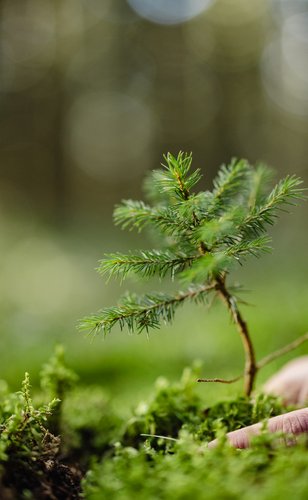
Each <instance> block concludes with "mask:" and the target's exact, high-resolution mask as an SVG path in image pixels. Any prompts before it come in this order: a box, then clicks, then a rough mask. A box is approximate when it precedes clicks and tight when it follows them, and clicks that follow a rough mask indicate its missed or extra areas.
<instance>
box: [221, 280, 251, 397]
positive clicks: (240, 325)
mask: <svg viewBox="0 0 308 500" xmlns="http://www.w3.org/2000/svg"><path fill="white" fill-rule="evenodd" d="M216 284H217V291H218V293H219V295H220V297H221V298H222V300H223V301H224V302H225V304H226V305H227V307H228V310H229V311H230V313H231V316H232V318H233V320H234V323H235V324H236V326H237V329H238V331H239V333H240V336H241V339H242V344H243V347H244V352H245V371H244V390H245V394H246V395H247V396H249V395H250V394H251V391H252V389H253V385H254V380H255V376H256V373H257V370H258V368H257V364H256V357H255V352H254V348H253V345H252V342H251V338H250V335H249V331H248V327H247V324H246V322H245V321H244V319H243V317H242V315H241V313H240V311H239V309H238V307H237V303H236V300H235V299H234V297H232V295H231V294H230V293H229V292H228V290H227V289H226V286H225V281H224V278H222V277H220V276H219V277H217V278H216Z"/></svg>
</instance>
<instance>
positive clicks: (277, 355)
mask: <svg viewBox="0 0 308 500" xmlns="http://www.w3.org/2000/svg"><path fill="white" fill-rule="evenodd" d="M307 341H308V332H306V333H304V335H302V336H301V337H298V339H296V340H293V342H290V344H287V345H286V346H284V347H281V348H280V349H277V351H275V352H272V353H271V354H269V355H268V356H265V357H264V358H262V359H261V360H260V361H259V362H258V363H256V365H255V375H256V374H257V372H258V371H259V370H260V369H261V368H263V366H266V365H268V364H269V363H271V362H272V361H274V360H275V359H277V358H280V356H283V355H284V354H287V353H288V352H290V351H294V349H296V348H297V347H299V346H300V345H302V344H303V343H304V342H307ZM241 378H243V374H241V375H238V376H237V377H234V378H231V379H224V378H198V380H197V382H219V383H221V384H233V383H234V382H238V381H239V380H241Z"/></svg>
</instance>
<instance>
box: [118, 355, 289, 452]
mask: <svg viewBox="0 0 308 500" xmlns="http://www.w3.org/2000/svg"><path fill="white" fill-rule="evenodd" d="M199 372H200V366H198V365H196V366H195V367H194V368H193V369H190V368H186V369H185V370H184V372H183V376H182V378H181V380H180V382H179V383H173V384H172V383H170V382H168V380H166V379H164V378H160V379H158V380H157V382H156V385H155V392H154V394H153V397H152V398H151V399H150V401H149V402H148V403H145V402H143V403H140V405H138V406H137V408H136V409H135V411H134V414H133V417H132V418H131V419H130V420H129V421H128V423H127V426H126V429H125V431H124V434H123V437H122V440H121V442H122V444H125V445H129V446H134V447H137V448H138V447H139V445H140V444H143V442H144V440H143V438H142V435H152V436H163V437H165V438H166V439H167V441H164V440H163V441H162V444H163V445H166V444H167V445H168V447H169V448H170V441H169V439H170V438H177V437H178V435H179V433H180V432H181V431H183V430H186V431H189V433H190V434H191V435H192V436H194V439H195V440H196V441H199V442H200V443H201V442H209V441H211V440H212V439H214V438H215V435H216V432H217V430H218V429H221V428H222V427H223V428H224V429H226V430H227V431H228V432H229V431H233V430H236V429H240V428H241V427H244V426H246V425H251V424H253V423H256V422H259V421H260V420H263V419H266V418H269V417H271V416H275V415H279V414H281V413H283V412H285V411H286V408H284V407H283V406H282V405H281V403H280V402H279V401H278V400H277V399H276V398H274V397H271V396H265V395H262V394H259V395H257V396H256V397H255V399H253V400H252V399H250V398H247V397H243V396H239V397H237V398H236V399H234V400H226V401H222V402H219V403H217V404H215V405H213V406H211V407H210V408H205V405H204V401H203V399H202V398H201V397H200V396H199V395H198V394H197V392H196V379H197V378H198V376H200V373H199ZM150 442H151V443H152V444H153V443H155V444H157V439H156V438H155V437H153V438H150Z"/></svg>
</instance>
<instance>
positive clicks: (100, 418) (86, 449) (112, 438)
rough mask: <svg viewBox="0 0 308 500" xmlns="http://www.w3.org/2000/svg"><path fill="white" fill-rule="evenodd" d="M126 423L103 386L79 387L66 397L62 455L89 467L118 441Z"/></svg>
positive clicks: (63, 409) (63, 416)
mask: <svg viewBox="0 0 308 500" xmlns="http://www.w3.org/2000/svg"><path fill="white" fill-rule="evenodd" d="M122 426H123V420H122V417H121V416H120V415H118V414H117V413H115V411H114V410H113V408H112V404H111V401H110V397H109V396H108V395H107V394H106V392H105V391H104V390H103V388H102V387H99V386H93V387H92V386H91V387H78V388H75V389H74V390H72V391H70V393H69V394H68V395H67V396H66V398H65V400H64V403H63V406H62V414H61V431H62V436H61V442H62V452H63V453H64V455H65V456H66V457H73V458H74V460H76V457H78V460H79V463H80V464H81V465H82V466H83V467H86V466H88V463H89V461H90V460H93V457H95V456H98V457H102V456H103V455H104V454H105V453H106V452H108V450H110V449H111V448H112V446H113V444H114V443H115V442H116V441H117V440H118V439H119V437H120V435H121V429H122Z"/></svg>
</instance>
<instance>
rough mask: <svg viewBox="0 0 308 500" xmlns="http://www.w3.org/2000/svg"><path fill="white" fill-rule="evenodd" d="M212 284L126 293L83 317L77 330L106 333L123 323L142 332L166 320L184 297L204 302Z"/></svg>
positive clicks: (172, 314) (183, 300) (196, 301)
mask: <svg viewBox="0 0 308 500" xmlns="http://www.w3.org/2000/svg"><path fill="white" fill-rule="evenodd" d="M215 289H216V285H214V284H213V285H211V286H199V287H190V288H189V289H188V290H186V291H185V292H179V293H177V294H174V295H170V294H164V293H156V294H146V295H143V296H141V297H139V296H136V295H132V294H128V295H126V296H124V297H123V298H122V300H121V302H120V303H119V305H118V306H115V307H108V308H106V309H103V310H102V311H100V312H99V313H98V314H96V315H93V316H90V317H88V318H84V319H83V320H82V322H81V323H80V325H79V328H80V329H81V330H90V331H93V332H94V333H98V332H99V331H102V332H103V333H109V332H110V330H111V329H112V328H113V327H114V326H116V325H119V327H120V328H121V329H123V328H124V327H125V326H126V327H127V328H128V330H129V331H130V332H135V331H136V332H138V333H140V332H142V331H143V330H146V331H148V330H149V329H153V328H154V329H155V328H159V326H160V324H161V322H164V323H170V322H171V321H172V320H173V318H174V314H175V310H176V309H177V308H178V307H179V306H180V305H181V304H182V303H183V302H185V301H193V302H195V303H200V302H201V303H204V302H205V301H206V299H207V296H208V294H209V293H210V292H213V291H214V290H215Z"/></svg>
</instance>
